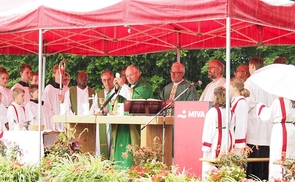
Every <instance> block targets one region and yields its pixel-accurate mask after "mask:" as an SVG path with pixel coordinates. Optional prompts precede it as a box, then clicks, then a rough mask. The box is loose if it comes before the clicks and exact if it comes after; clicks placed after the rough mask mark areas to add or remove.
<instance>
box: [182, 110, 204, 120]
mask: <svg viewBox="0 0 295 182" xmlns="http://www.w3.org/2000/svg"><path fill="white" fill-rule="evenodd" d="M186 117H188V118H205V112H204V111H186V110H183V111H182V112H181V114H178V115H177V118H186Z"/></svg>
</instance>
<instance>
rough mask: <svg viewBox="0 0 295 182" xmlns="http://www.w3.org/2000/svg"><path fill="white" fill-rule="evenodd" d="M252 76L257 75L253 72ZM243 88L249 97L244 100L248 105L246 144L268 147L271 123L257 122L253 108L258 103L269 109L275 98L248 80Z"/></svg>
mask: <svg viewBox="0 0 295 182" xmlns="http://www.w3.org/2000/svg"><path fill="white" fill-rule="evenodd" d="M253 74H257V73H255V72H254V73H253ZM245 88H246V89H248V90H249V92H250V96H249V97H247V98H246V100H247V102H248V105H249V115H248V124H247V138H246V141H247V143H248V144H252V145H260V146H269V143H270V136H271V130H272V123H271V122H259V121H260V119H259V118H258V116H257V114H256V111H255V107H256V105H257V103H259V102H262V103H264V104H265V105H266V106H267V107H269V106H270V105H271V104H272V102H273V101H274V100H275V99H276V97H275V96H274V95H271V94H269V93H267V92H265V91H264V90H262V89H261V88H260V87H259V86H257V85H256V84H254V83H253V82H252V81H250V79H247V80H246V82H245Z"/></svg>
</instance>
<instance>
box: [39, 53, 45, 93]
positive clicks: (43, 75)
mask: <svg viewBox="0 0 295 182" xmlns="http://www.w3.org/2000/svg"><path fill="white" fill-rule="evenodd" d="M45 54H46V52H44V53H43V59H42V61H43V63H42V68H43V69H42V77H39V78H42V87H41V91H42V92H43V91H44V88H45V69H46V56H45Z"/></svg>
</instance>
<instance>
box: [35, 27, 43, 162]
mask: <svg viewBox="0 0 295 182" xmlns="http://www.w3.org/2000/svg"><path fill="white" fill-rule="evenodd" d="M42 48H43V35H42V29H39V51H38V62H39V63H38V78H39V79H38V85H41V81H42V78H43V77H42V74H41V73H42V50H43V49H42ZM43 72H44V71H43ZM41 93H42V90H41V89H38V112H37V113H38V114H37V121H38V131H39V137H38V138H39V140H38V145H39V152H38V154H39V160H40V161H41V151H43V149H42V148H41V146H42V145H41V141H42V140H41V137H42V134H41V103H42V98H41Z"/></svg>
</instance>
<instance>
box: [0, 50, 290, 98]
mask: <svg viewBox="0 0 295 182" xmlns="http://www.w3.org/2000/svg"><path fill="white" fill-rule="evenodd" d="M294 51H295V47H294V46H273V47H269V46H259V47H247V48H233V49H231V56H230V67H231V76H233V73H234V71H235V69H236V68H237V66H239V65H241V64H246V65H247V64H248V61H249V59H251V57H253V56H256V55H258V56H261V57H262V58H263V59H264V60H265V64H266V65H268V64H271V63H272V62H273V60H274V59H275V58H277V57H278V56H283V57H286V58H287V60H288V61H289V64H294V63H295V55H294V54H293V52H294ZM180 54H181V56H180V62H181V63H183V64H184V65H185V67H186V73H185V79H187V80H188V81H197V80H201V81H202V82H203V84H202V86H201V87H199V86H197V87H196V88H197V90H198V93H199V94H200V93H201V92H202V90H203V89H204V87H205V86H206V85H207V84H208V83H209V82H210V80H209V79H208V77H207V67H208V64H207V62H208V60H212V59H218V60H221V61H222V62H223V63H224V64H225V59H226V53H225V49H203V50H182V51H181V52H180ZM61 60H66V63H67V64H66V71H67V72H68V73H69V74H70V75H71V83H70V86H74V85H76V81H75V79H76V75H77V73H78V72H79V71H85V72H87V73H88V76H89V81H88V85H89V86H90V87H92V88H94V89H96V90H97V91H98V90H100V89H102V88H103V86H102V83H101V79H100V74H101V73H102V72H103V71H105V70H112V71H113V72H114V73H116V72H118V73H120V72H121V70H122V69H123V68H125V67H126V66H128V65H131V64H132V65H136V66H138V67H139V69H140V70H141V72H142V76H143V77H144V78H145V79H146V80H147V81H148V82H149V83H150V84H151V85H152V87H153V91H154V97H155V98H157V97H158V94H159V93H160V91H161V90H162V88H163V87H164V86H165V85H166V84H168V83H170V82H171V80H170V68H171V65H172V63H173V62H175V61H176V52H162V53H154V54H144V55H133V56H118V57H112V56H110V57H94V56H81V55H61V54H59V55H50V56H47V57H46V69H45V74H46V75H45V83H48V81H49V80H51V79H52V71H51V70H52V68H53V66H54V65H56V64H59V63H60V61H61ZM24 63H28V64H30V65H31V66H32V68H33V71H38V55H0V66H3V67H5V68H6V69H7V71H8V73H9V74H10V80H9V84H8V85H7V86H8V87H9V88H10V87H11V86H13V85H14V84H15V83H16V82H18V81H19V66H20V65H21V64H24Z"/></svg>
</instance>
